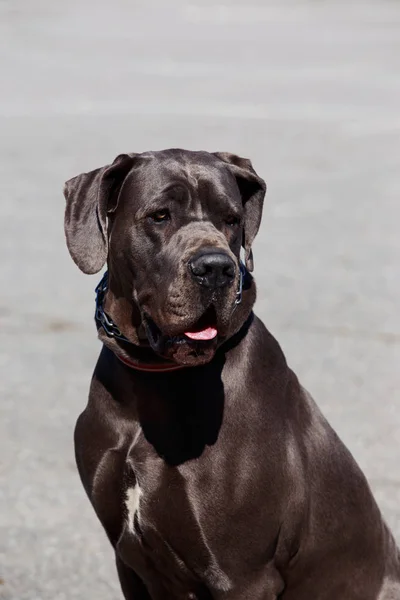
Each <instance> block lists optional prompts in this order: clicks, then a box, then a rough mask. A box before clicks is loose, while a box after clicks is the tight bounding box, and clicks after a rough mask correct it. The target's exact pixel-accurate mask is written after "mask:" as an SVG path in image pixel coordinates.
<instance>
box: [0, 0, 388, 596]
mask: <svg viewBox="0 0 400 600" xmlns="http://www.w3.org/2000/svg"><path fill="white" fill-rule="evenodd" d="M0 69H1V78H0V81H1V94H0V131H1V136H0V185H1V213H2V218H1V221H0V252H1V257H2V260H1V264H0V276H1V281H2V289H1V292H0V331H1V350H0V369H1V374H0V410H1V421H0V578H1V580H2V582H1V583H0V598H1V599H2V600H64V599H71V600H84V599H85V600H86V599H88V598H89V599H92V598H96V600H117V599H118V598H120V597H121V596H120V592H119V590H118V586H117V583H116V576H115V573H114V565H113V559H112V553H111V551H110V548H109V547H108V542H107V541H106V539H105V535H104V534H103V532H102V530H101V528H100V525H99V524H98V523H97V520H96V518H95V516H94V514H93V513H92V509H91V507H90V505H89V502H88V501H87V499H86V497H85V496H84V492H83V490H82V488H81V485H80V482H79V481H78V476H77V473H76V470H75V465H74V457H73V447H72V431H73V425H74V421H75V418H76V416H77V415H78V413H79V412H80V411H81V410H82V408H83V407H84V405H85V402H86V396H87V391H88V385H89V380H90V376H91V371H92V368H93V365H94V361H95V358H96V355H97V353H98V351H99V344H98V342H97V340H96V336H95V330H94V325H93V322H92V314H93V300H94V298H93V288H94V285H95V283H96V281H97V279H98V278H97V277H87V276H84V275H83V274H81V273H80V272H79V271H78V270H77V268H76V267H75V266H74V264H73V263H72V261H71V260H70V258H69V256H68V254H67V250H66V248H65V245H64V239H63V224H62V220H63V209H64V200H63V196H62V186H63V182H64V180H65V179H67V178H69V177H71V176H73V175H75V174H77V173H79V172H81V171H85V170H89V169H91V168H95V167H97V166H101V165H103V164H106V163H108V162H109V161H111V160H112V159H113V158H114V157H115V156H116V155H117V154H118V153H120V152H123V151H141V150H147V149H157V148H163V147H171V146H180V147H187V148H192V149H209V150H228V151H233V152H236V153H239V154H242V155H244V156H249V157H251V158H252V159H253V162H254V165H255V167H256V169H257V170H258V171H259V172H260V174H262V175H263V176H265V178H266V179H267V182H268V185H269V194H268V200H267V204H266V211H265V217H264V221H263V226H262V231H261V233H260V236H259V239H258V242H257V244H256V248H255V259H256V276H257V280H258V285H259V300H258V304H257V311H258V313H259V314H260V316H262V318H263V319H264V321H265V322H266V324H267V326H268V327H269V328H270V329H271V331H272V332H273V333H274V334H275V335H276V336H277V337H278V339H279V340H280V342H281V344H282V346H283V348H284V350H285V352H286V355H287V357H288V360H289V362H290V364H291V365H292V366H293V367H294V369H295V370H296V371H297V372H298V374H299V375H300V377H301V379H302V382H303V383H304V384H305V385H306V387H308V389H309V390H310V391H311V393H312V394H313V395H314V396H315V398H316V399H317V401H318V403H319V405H320V406H321V408H322V409H323V411H324V412H325V414H326V415H327V416H328V418H329V419H330V421H331V423H332V424H333V425H334V427H335V428H336V429H337V431H338V433H339V434H340V436H341V437H342V438H343V439H344V441H345V442H346V443H347V445H348V446H349V448H350V449H351V451H352V452H353V454H354V455H355V457H356V459H357V460H358V461H359V463H360V464H361V466H362V468H363V469H364V470H365V472H366V474H367V476H368V478H369V480H370V483H371V486H372V487H373V489H374V492H375V494H376V497H377V499H378V501H379V504H380V506H381V508H382V510H383V512H384V514H385V516H386V518H387V520H388V522H389V523H390V525H391V526H392V528H393V529H394V531H395V533H396V535H397V537H398V539H399V540H400V503H399V501H400V466H399V462H400V410H399V408H400V398H399V387H400V374H399V361H400V318H399V294H400V279H399V270H398V269H399V261H400V235H399V224H400V176H399V157H400V108H399V107H400V4H399V3H398V2H394V1H390V0H387V1H385V0H376V1H368V0H367V1H363V2H357V1H356V0H354V1H352V2H344V1H342V2H340V1H334V0H326V1H324V2H315V1H313V0H308V1H305V0H304V1H302V0H298V1H291V0H287V1H285V2H279V1H278V0H267V1H266V0H264V1H262V0H252V2H251V4H248V3H245V2H244V0H242V1H241V2H240V0H234V1H233V0H231V1H230V2H229V1H228V0H227V1H226V3H225V4H223V3H221V4H216V3H214V2H211V1H210V0H201V2H200V0H197V3H191V2H189V3H188V2H185V1H184V0H181V1H177V0H169V1H168V2H162V0H152V1H148V2H142V3H138V2H134V1H132V0H130V1H128V0H114V2H105V1H104V0H97V1H96V2H95V1H94V0H86V1H85V0H83V1H82V0H80V1H78V0H70V2H55V1H54V0H39V1H38V2H31V1H30V0H19V2H15V1H12V0H0Z"/></svg>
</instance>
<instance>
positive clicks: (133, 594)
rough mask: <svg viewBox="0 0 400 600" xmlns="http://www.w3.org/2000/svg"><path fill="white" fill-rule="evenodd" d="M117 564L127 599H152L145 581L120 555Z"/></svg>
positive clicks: (117, 557)
mask: <svg viewBox="0 0 400 600" xmlns="http://www.w3.org/2000/svg"><path fill="white" fill-rule="evenodd" d="M116 565H117V571H118V577H119V582H120V584H121V589H122V592H123V594H124V597H125V600H151V596H150V594H149V592H148V591H147V589H146V586H145V585H144V583H143V581H142V580H141V579H140V577H138V576H137V575H136V573H135V572H134V571H132V569H130V568H129V567H128V566H127V565H126V564H125V563H124V562H123V561H122V560H121V558H120V557H119V556H116Z"/></svg>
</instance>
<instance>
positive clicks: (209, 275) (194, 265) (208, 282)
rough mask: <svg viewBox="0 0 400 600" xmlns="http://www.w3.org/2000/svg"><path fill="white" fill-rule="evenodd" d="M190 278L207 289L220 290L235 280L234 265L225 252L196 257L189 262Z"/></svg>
mask: <svg viewBox="0 0 400 600" xmlns="http://www.w3.org/2000/svg"><path fill="white" fill-rule="evenodd" d="M189 267H190V270H191V272H192V277H193V278H194V279H195V281H197V283H199V284H200V285H204V287H208V288H222V287H225V286H226V285H229V284H230V283H232V281H233V280H234V279H235V263H234V262H233V260H232V259H231V258H230V257H229V256H228V255H227V254H225V252H208V253H203V254H200V255H197V256H195V257H193V258H192V259H191V261H190V262H189Z"/></svg>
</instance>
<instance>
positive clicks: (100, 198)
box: [64, 154, 135, 274]
mask: <svg viewBox="0 0 400 600" xmlns="http://www.w3.org/2000/svg"><path fill="white" fill-rule="evenodd" d="M134 157H135V155H134V154H120V155H119V156H117V158H116V159H115V160H114V162H113V163H112V164H111V165H107V166H106V167H102V168H101V169H96V170H95V171H90V173H82V174H81V175H78V176H77V177H74V178H73V179H70V180H69V181H67V182H66V183H65V186H64V196H65V199H66V201H67V205H66V208H65V218H64V230H65V237H66V240H67V246H68V250H69V252H70V254H71V256H72V258H73V260H74V261H75V263H76V264H77V265H78V267H79V268H80V269H81V271H83V272H84V273H87V274H92V273H97V272H98V271H100V269H101V268H102V267H103V265H104V263H105V262H106V260H107V253H108V234H107V214H108V213H110V212H113V211H114V210H115V209H116V207H117V204H118V195H119V191H120V189H121V186H122V183H123V181H124V179H125V177H126V175H127V174H128V172H129V171H130V169H131V168H132V165H133V162H134Z"/></svg>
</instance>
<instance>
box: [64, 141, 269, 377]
mask: <svg viewBox="0 0 400 600" xmlns="http://www.w3.org/2000/svg"><path fill="white" fill-rule="evenodd" d="M265 190H266V186H265V183H264V181H263V180H262V179H261V178H260V177H258V175H257V174H256V173H255V171H254V169H253V168H252V165H251V163H250V161H249V160H246V159H244V158H239V157H238V156H235V155H233V154H228V153H219V152H217V153H214V154H210V153H208V152H189V151H184V150H165V151H161V152H146V153H143V154H122V155H120V156H118V157H117V158H116V159H115V160H114V162H113V163H112V164H111V165H109V166H106V167H103V168H101V169H96V170H95V171H92V172H90V173H84V174H82V175H78V176H77V177H74V178H73V179H70V180H69V181H67V183H66V184H65V189H64V194H65V197H66V201H67V205H66V212H65V234H66V239H67V245H68V249H69V251H70V254H71V256H72V258H73V260H74V261H75V262H76V264H77V265H78V267H79V268H80V269H81V270H82V271H83V272H84V273H96V272H98V271H99V270H100V269H101V268H102V267H103V265H104V264H105V263H106V262H107V263H108V270H109V289H108V292H107V299H106V310H107V312H108V313H109V314H110V316H111V317H112V319H113V320H114V321H115V322H116V324H117V325H118V327H119V329H120V330H121V331H122V332H123V333H124V335H126V336H127V337H128V339H129V340H130V341H132V342H133V343H135V344H138V345H146V344H150V346H151V347H152V348H153V350H154V351H155V352H157V353H158V354H160V355H162V356H164V357H166V358H169V359H172V360H175V361H176V362H178V363H180V364H185V365H196V364H202V363H204V362H208V361H209V360H210V359H211V358H212V357H213V355H214V353H215V350H216V348H217V347H218V345H220V344H221V343H223V341H225V340H226V339H227V338H229V337H231V336H232V335H233V334H234V333H236V332H237V331H238V330H239V329H240V327H241V326H242V324H243V323H244V322H245V320H246V319H247V318H248V316H249V314H250V312H251V309H252V306H253V304H254V301H255V284H254V282H253V280H252V277H251V275H250V274H249V271H252V270H253V260H252V251H251V246H252V243H253V240H254V238H255V236H256V234H257V231H258V228H259V225H260V221H261V214H262V207H263V201H264V196H265ZM241 246H243V247H244V252H245V263H246V267H247V270H246V277H245V287H244V291H243V300H242V302H241V303H240V304H236V297H237V292H238V287H239V283H240V267H239V265H240V258H239V257H240V250H241Z"/></svg>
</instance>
